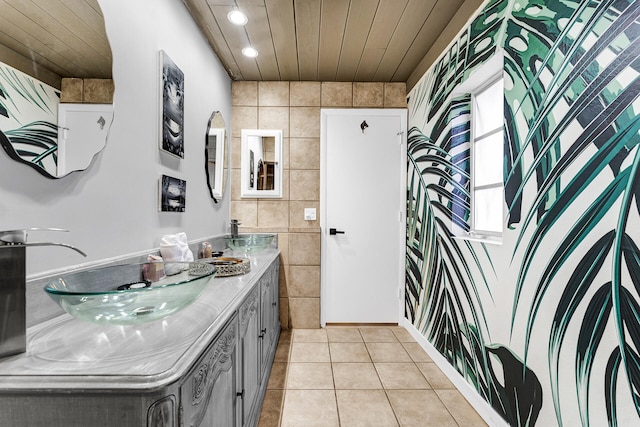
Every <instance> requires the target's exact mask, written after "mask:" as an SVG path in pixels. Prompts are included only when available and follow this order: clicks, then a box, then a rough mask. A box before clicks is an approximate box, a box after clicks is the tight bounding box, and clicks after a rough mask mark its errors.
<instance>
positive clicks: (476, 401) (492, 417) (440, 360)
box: [401, 319, 510, 427]
mask: <svg viewBox="0 0 640 427" xmlns="http://www.w3.org/2000/svg"><path fill="white" fill-rule="evenodd" d="M401 326H403V327H404V328H405V329H406V330H407V331H408V332H409V333H410V334H411V336H412V337H413V338H414V339H415V340H416V342H418V344H420V346H421V347H422V348H423V349H424V351H426V352H427V354H428V355H429V357H431V359H432V360H433V361H434V362H435V364H436V365H438V367H439V368H440V370H441V371H442V372H443V373H444V374H445V375H446V376H447V378H449V380H450V381H451V382H452V383H453V385H454V386H455V387H456V388H457V389H458V391H460V393H462V395H463V396H464V397H465V398H466V399H467V401H468V402H469V404H470V405H471V406H473V408H474V409H475V410H476V411H477V412H478V414H479V415H480V416H481V417H482V419H483V420H484V421H485V422H486V423H487V424H489V425H490V426H492V427H510V426H509V423H507V422H506V421H505V420H504V418H502V416H500V414H498V413H497V412H496V411H495V409H493V407H492V406H491V405H490V404H489V402H487V401H486V400H484V399H483V398H482V397H481V396H480V394H478V392H477V391H476V390H475V389H474V388H473V387H472V386H471V385H470V384H469V383H468V382H467V381H466V380H465V379H464V377H463V376H462V375H460V373H459V372H458V371H456V370H455V368H454V367H453V366H451V364H449V362H448V361H447V359H445V358H444V356H442V354H440V352H439V351H438V350H436V348H435V347H434V346H433V344H431V343H430V342H429V341H427V339H426V338H425V337H424V335H422V334H421V333H420V331H418V330H417V329H416V328H415V326H413V325H412V324H411V323H410V322H409V321H408V320H407V319H404V322H403V323H402V325H401Z"/></svg>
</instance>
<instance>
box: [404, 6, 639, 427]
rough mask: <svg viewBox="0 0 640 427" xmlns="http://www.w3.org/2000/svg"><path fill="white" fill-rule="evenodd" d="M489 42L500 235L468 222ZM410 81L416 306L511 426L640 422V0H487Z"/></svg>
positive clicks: (421, 326)
mask: <svg viewBox="0 0 640 427" xmlns="http://www.w3.org/2000/svg"><path fill="white" fill-rule="evenodd" d="M496 55H500V56H502V57H503V64H502V71H503V78H504V87H505V92H504V101H505V104H504V105H505V117H504V134H505V150H504V153H505V154H504V184H505V194H504V196H505V198H504V200H505V218H504V233H503V242H502V244H501V245H494V244H487V243H481V242H478V241H471V240H468V239H461V238H459V237H457V235H459V234H464V231H466V230H468V229H469V225H468V224H469V216H470V206H471V200H470V184H469V180H470V133H471V130H470V115H471V99H470V96H469V95H468V94H465V93H464V91H462V93H461V89H460V88H463V87H466V86H465V85H466V83H467V82H468V81H469V80H473V79H476V78H477V77H476V76H477V75H476V76H474V74H473V73H474V71H476V70H478V69H479V68H481V67H482V66H483V65H484V64H486V63H487V62H488V61H491V60H492V58H495V57H496ZM479 83H481V82H479ZM409 95H410V101H409V127H410V133H409V138H408V181H407V187H408V188H407V256H406V273H407V274H406V300H405V315H406V317H407V318H408V319H409V320H410V321H411V322H412V324H413V325H414V326H415V327H416V329H418V330H419V331H420V332H421V333H422V334H423V335H424V336H425V338H426V339H427V340H429V341H430V342H431V343H432V344H433V345H434V346H435V347H436V348H437V349H438V351H439V352H440V353H442V355H443V356H444V357H445V358H446V359H447V360H448V361H449V362H450V363H451V365H452V366H454V367H455V369H456V370H457V371H458V372H459V373H460V374H461V375H462V376H463V377H464V378H465V379H466V380H467V381H468V382H469V383H470V384H471V385H472V386H473V387H474V388H475V389H476V390H477V391H478V393H479V394H480V395H481V396H482V397H483V398H484V399H485V400H487V402H489V403H490V404H491V405H492V406H493V408H494V409H495V410H496V411H497V412H498V413H500V414H501V415H502V417H503V418H504V419H505V420H506V421H507V422H508V423H509V424H511V425H514V426H533V425H560V426H576V425H583V426H602V425H611V426H628V425H640V183H639V181H640V147H639V145H640V144H639V143H640V134H639V132H640V118H639V117H640V115H639V114H638V113H639V112H640V111H639V110H640V1H632V0H628V1H625V0H609V1H605V0H602V1H570V0H544V1H543V0H490V1H487V2H486V3H485V4H484V6H483V7H482V8H481V9H480V10H479V12H478V14H477V15H476V17H475V18H474V19H473V20H472V22H470V23H469V25H468V26H467V27H466V28H465V29H464V30H463V31H462V32H461V33H460V34H459V36H458V37H457V39H456V40H455V41H454V42H453V43H452V45H451V46H450V48H449V49H448V51H447V52H446V53H445V54H444V55H443V56H442V57H441V58H440V59H439V60H438V61H437V62H436V63H435V64H434V66H433V67H432V68H431V69H430V70H429V71H428V72H427V73H426V74H425V75H424V76H423V78H422V79H421V81H420V82H419V83H418V84H417V85H416V86H415V87H414V88H413V89H412V91H411V93H410V94H409Z"/></svg>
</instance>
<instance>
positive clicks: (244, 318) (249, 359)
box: [238, 258, 280, 427]
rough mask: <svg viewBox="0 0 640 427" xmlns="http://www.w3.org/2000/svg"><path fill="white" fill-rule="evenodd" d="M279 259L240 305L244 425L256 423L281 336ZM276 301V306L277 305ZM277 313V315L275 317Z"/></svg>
mask: <svg viewBox="0 0 640 427" xmlns="http://www.w3.org/2000/svg"><path fill="white" fill-rule="evenodd" d="M278 271H279V264H278V259H277V258H276V259H275V260H274V261H273V262H272V263H271V265H270V266H269V268H268V269H267V270H266V271H265V272H264V274H263V275H262V277H261V278H260V280H259V281H258V283H257V285H256V287H255V288H254V289H253V291H252V292H251V293H250V294H249V295H248V296H247V298H246V299H245V301H244V302H243V304H242V306H241V308H240V314H239V317H240V347H241V351H240V355H241V357H240V359H241V362H240V363H241V366H242V368H241V372H242V376H241V380H240V386H239V387H238V388H239V389H240V390H241V391H240V395H241V396H242V425H243V426H244V427H246V426H256V425H257V424H258V420H259V417H260V410H261V409H262V400H263V398H264V394H265V391H266V389H267V383H268V381H269V374H270V373H271V363H272V362H273V358H274V356H275V348H276V344H277V340H278V337H279V336H280V318H279V317H278V313H277V311H276V310H277V309H278V300H279V296H278V278H279V276H278ZM274 292H275V294H274ZM274 301H275V305H274ZM274 313H275V317H274Z"/></svg>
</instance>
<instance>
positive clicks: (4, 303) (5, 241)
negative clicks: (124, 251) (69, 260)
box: [0, 228, 87, 357]
mask: <svg viewBox="0 0 640 427" xmlns="http://www.w3.org/2000/svg"><path fill="white" fill-rule="evenodd" d="M29 231H67V230H62V229H60V228H29V229H25V230H7V231H0V357H3V356H9V355H12V354H18V353H23V352H25V351H26V350H27V313H26V306H27V301H26V289H27V274H26V248H27V246H63V247H65V248H69V249H73V250H74V251H76V252H78V253H79V254H80V255H82V256H85V257H86V256H87V255H86V254H85V253H84V252H82V251H81V250H80V249H78V248H75V247H73V246H71V245H67V244H66V243H56V242H27V232H29Z"/></svg>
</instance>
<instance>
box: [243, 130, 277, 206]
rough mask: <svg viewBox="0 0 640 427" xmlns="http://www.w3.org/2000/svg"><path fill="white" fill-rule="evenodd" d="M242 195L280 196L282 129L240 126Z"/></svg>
mask: <svg viewBox="0 0 640 427" xmlns="http://www.w3.org/2000/svg"><path fill="white" fill-rule="evenodd" d="M241 162H242V165H241V174H242V178H241V180H240V181H241V182H240V185H241V187H242V188H241V192H240V196H241V197H265V198H269V197H272V198H277V197H282V131H281V130H262V129H242V160H241Z"/></svg>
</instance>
